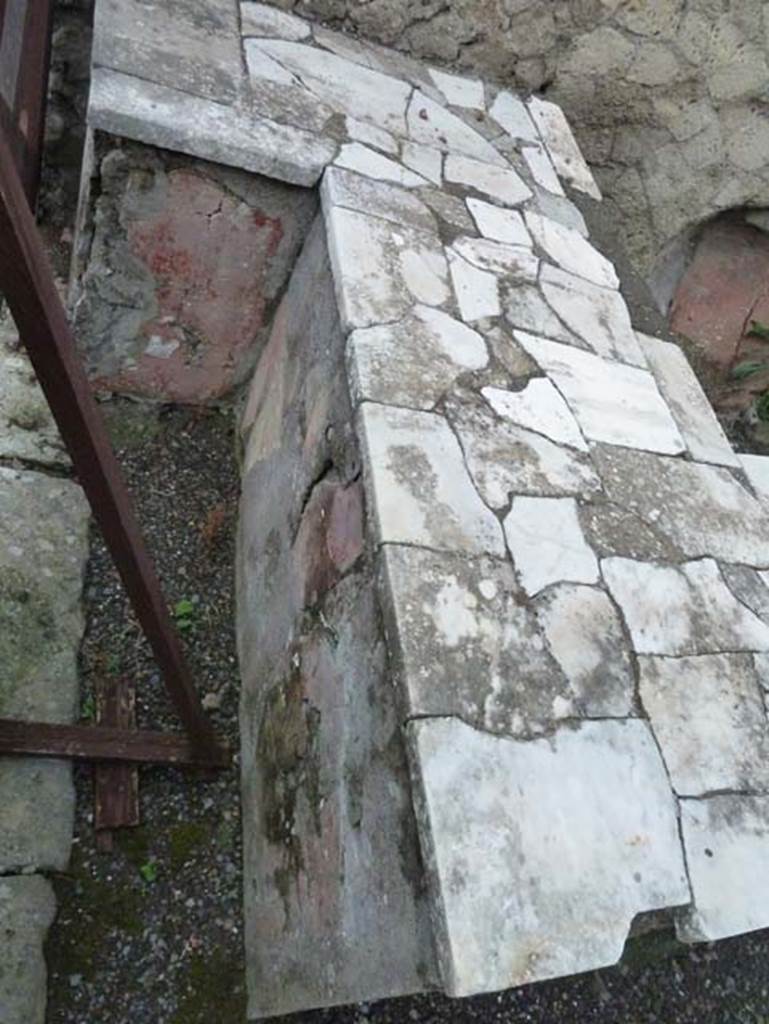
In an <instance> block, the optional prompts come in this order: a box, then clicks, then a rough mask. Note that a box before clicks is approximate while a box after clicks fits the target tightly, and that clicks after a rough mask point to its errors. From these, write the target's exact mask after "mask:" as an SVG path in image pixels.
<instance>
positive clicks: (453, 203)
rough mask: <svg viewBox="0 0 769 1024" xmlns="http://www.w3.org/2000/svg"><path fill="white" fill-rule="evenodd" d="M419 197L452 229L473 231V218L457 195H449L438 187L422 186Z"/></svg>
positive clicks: (464, 231)
mask: <svg viewBox="0 0 769 1024" xmlns="http://www.w3.org/2000/svg"><path fill="white" fill-rule="evenodd" d="M419 198H420V199H421V200H422V202H423V203H425V204H426V205H427V206H429V207H430V209H431V210H432V211H433V213H434V214H436V215H437V216H438V217H440V219H441V220H442V221H444V223H445V224H446V225H448V226H449V228H450V229H456V230H452V231H451V232H450V233H451V234H455V233H456V231H461V232H463V233H465V234H466V233H467V232H471V233H472V231H473V219H472V217H471V216H470V214H469V213H468V212H467V207H466V206H465V204H464V203H463V202H462V200H461V199H458V198H457V196H452V195H449V193H447V192H443V191H441V190H440V189H437V188H421V189H420V190H419Z"/></svg>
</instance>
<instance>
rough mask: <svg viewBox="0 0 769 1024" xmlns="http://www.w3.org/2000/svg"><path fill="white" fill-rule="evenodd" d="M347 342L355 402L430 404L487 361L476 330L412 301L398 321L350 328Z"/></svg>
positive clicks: (415, 407)
mask: <svg viewBox="0 0 769 1024" xmlns="http://www.w3.org/2000/svg"><path fill="white" fill-rule="evenodd" d="M347 344H348V362H349V369H350V390H351V392H352V397H353V401H354V402H356V403H357V402H360V401H363V400H364V399H369V400H371V401H373V402H383V403H385V404H390V405H407V406H410V407H411V408H414V409H432V408H433V406H434V405H435V403H436V402H437V401H438V400H439V399H440V397H441V396H442V395H443V394H444V393H445V392H446V391H447V390H448V388H449V387H450V386H451V385H452V384H453V382H454V381H455V380H456V379H457V377H459V376H460V375H461V374H463V373H467V372H469V371H473V370H481V369H483V368H484V367H485V366H486V365H487V364H488V361H489V356H488V352H487V349H486V344H485V342H484V340H483V338H482V337H481V336H480V334H478V333H477V332H476V331H474V330H472V329H471V328H470V327H467V326H465V324H463V323H461V322H460V321H459V320H455V319H454V318H453V317H450V316H449V315H448V313H444V312H443V311H442V310H439V309H433V308H431V307H430V306H419V305H418V306H415V307H414V311H413V313H410V314H409V315H408V316H406V317H405V318H404V319H403V320H400V321H398V323H394V324H386V325H383V326H381V327H366V328H362V329H359V330H357V331H353V333H352V334H351V335H350V338H349V341H348V343H347Z"/></svg>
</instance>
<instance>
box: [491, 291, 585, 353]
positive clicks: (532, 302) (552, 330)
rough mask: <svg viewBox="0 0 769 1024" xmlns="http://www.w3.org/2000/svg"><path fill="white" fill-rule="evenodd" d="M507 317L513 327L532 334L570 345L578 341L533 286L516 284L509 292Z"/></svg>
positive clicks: (506, 302) (506, 298)
mask: <svg viewBox="0 0 769 1024" xmlns="http://www.w3.org/2000/svg"><path fill="white" fill-rule="evenodd" d="M505 317H506V319H507V321H508V323H509V324H510V325H511V326H512V327H520V328H522V329H524V330H526V331H530V332H531V333H532V334H537V335H540V336H544V337H546V338H555V339H556V340H557V341H565V342H567V343H569V344H574V342H575V340H576V339H575V338H574V335H573V334H572V333H571V332H570V331H568V330H567V329H566V327H564V325H563V324H562V323H561V321H560V320H559V319H558V317H557V316H556V315H555V313H554V312H553V311H552V309H551V308H550V307H549V306H548V304H547V303H546V302H545V300H544V299H543V298H542V294H541V293H540V291H539V289H538V288H535V287H533V286H532V285H524V284H516V285H515V287H514V288H510V289H509V290H508V293H507V295H506V297H505Z"/></svg>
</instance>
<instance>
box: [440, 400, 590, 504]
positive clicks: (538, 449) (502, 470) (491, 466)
mask: <svg viewBox="0 0 769 1024" xmlns="http://www.w3.org/2000/svg"><path fill="white" fill-rule="evenodd" d="M447 415H448V417H449V420H450V422H451V423H452V425H453V427H454V429H455V430H456V431H457V433H458V434H459V437H460V438H461V441H462V447H463V449H464V452H465V458H466V460H467V465H468V468H469V470H470V474H471V475H472V478H473V481H474V482H475V486H476V487H477V488H478V490H479V492H480V493H481V495H482V496H483V500H484V501H485V502H486V503H487V504H489V505H491V507H492V508H495V509H504V508H507V506H508V505H509V504H510V499H511V497H512V496H513V495H516V494H540V495H561V494H585V495H587V494H590V493H592V492H595V491H598V490H600V486H601V484H600V481H599V479H598V477H597V476H596V474H595V472H594V471H593V468H592V466H591V465H590V462H589V461H588V460H587V459H586V458H585V457H584V456H581V455H580V454H579V453H578V452H577V451H574V450H570V449H568V448H564V447H563V446H562V445H560V444H555V443H554V442H553V441H550V440H548V438H546V437H544V436H542V435H541V434H535V433H533V432H532V431H530V430H524V429H522V428H520V427H516V426H515V425H514V424H513V423H510V422H508V421H505V420H501V419H500V418H499V417H496V416H494V415H493V413H492V412H491V410H490V409H489V408H488V407H487V406H485V405H482V404H480V403H477V404H471V403H469V402H456V401H452V402H449V403H448V407H447Z"/></svg>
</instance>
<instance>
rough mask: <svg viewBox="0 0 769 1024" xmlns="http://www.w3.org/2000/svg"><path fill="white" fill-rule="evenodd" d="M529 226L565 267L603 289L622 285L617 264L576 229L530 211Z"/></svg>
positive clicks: (538, 239)
mask: <svg viewBox="0 0 769 1024" xmlns="http://www.w3.org/2000/svg"><path fill="white" fill-rule="evenodd" d="M525 217H526V227H527V228H528V229H529V231H530V232H531V235H532V237H533V238H534V240H535V242H536V243H537V244H538V245H539V246H540V248H542V249H543V250H544V252H545V254H546V255H547V256H549V257H550V259H551V260H554V261H555V262H556V263H558V264H559V265H560V266H561V267H563V269H564V270H566V271H568V272H569V273H571V274H576V275H577V276H578V277H584V278H585V279H586V280H588V281H592V282H593V284H597V285H601V286H602V287H603V288H618V287H619V278H618V277H617V274H616V271H615V270H614V267H613V266H612V264H611V263H610V262H609V260H607V259H606V257H605V256H602V255H601V253H600V252H598V250H597V249H596V248H594V247H593V246H592V245H591V244H590V242H588V240H587V239H586V238H583V237H582V235H581V234H580V233H579V232H578V231H575V230H574V229H573V228H567V227H564V226H563V224H559V223H558V222H557V221H554V220H551V219H550V218H549V217H543V216H542V215H541V214H539V213H534V212H533V211H531V210H527V211H526V214H525Z"/></svg>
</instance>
